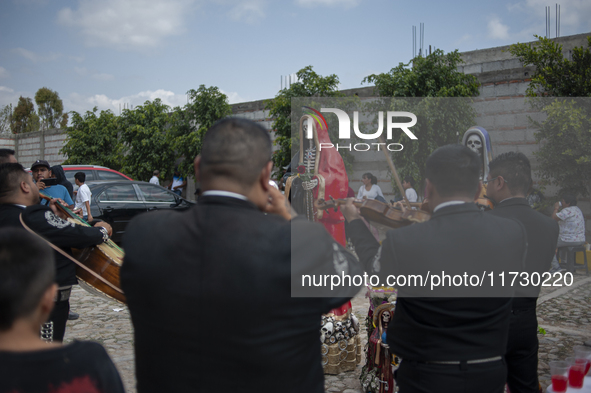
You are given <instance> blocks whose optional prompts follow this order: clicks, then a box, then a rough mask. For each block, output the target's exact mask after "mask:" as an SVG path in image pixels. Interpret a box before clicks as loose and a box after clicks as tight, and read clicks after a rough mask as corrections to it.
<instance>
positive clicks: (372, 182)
mask: <svg viewBox="0 0 591 393" xmlns="http://www.w3.org/2000/svg"><path fill="white" fill-rule="evenodd" d="M361 177H365V178H368V179H369V180H371V184H378V178H377V177H375V176H374V175H372V174H371V172H366V173H364V174H363V176H361Z"/></svg>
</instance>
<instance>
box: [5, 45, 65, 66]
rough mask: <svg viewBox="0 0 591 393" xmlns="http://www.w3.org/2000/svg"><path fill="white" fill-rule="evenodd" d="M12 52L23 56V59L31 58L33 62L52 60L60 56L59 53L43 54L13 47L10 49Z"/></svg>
mask: <svg viewBox="0 0 591 393" xmlns="http://www.w3.org/2000/svg"><path fill="white" fill-rule="evenodd" d="M12 52H14V53H16V54H18V55H20V56H22V57H24V58H25V59H28V60H31V61H32V62H33V63H41V62H47V61H54V60H57V59H58V58H60V56H61V55H60V54H59V53H48V54H45V55H41V54H38V53H35V52H32V51H30V50H27V49H24V48H14V49H12Z"/></svg>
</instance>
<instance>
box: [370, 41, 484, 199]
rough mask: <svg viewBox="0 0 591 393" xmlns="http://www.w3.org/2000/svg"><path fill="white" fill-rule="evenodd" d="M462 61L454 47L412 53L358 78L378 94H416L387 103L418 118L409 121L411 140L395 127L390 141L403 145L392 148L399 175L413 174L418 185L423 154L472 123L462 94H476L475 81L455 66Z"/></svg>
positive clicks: (450, 140)
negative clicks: (394, 136) (385, 68)
mask: <svg viewBox="0 0 591 393" xmlns="http://www.w3.org/2000/svg"><path fill="white" fill-rule="evenodd" d="M461 63H462V59H461V57H460V54H459V53H458V51H457V50H455V51H453V52H450V53H447V54H445V53H444V52H443V51H442V50H440V49H436V50H435V51H434V52H433V53H431V54H430V55H428V56H426V57H415V58H414V59H412V60H411V62H409V63H408V64H403V63H400V64H399V65H398V66H397V67H395V68H392V69H391V70H390V72H387V73H382V74H372V75H369V76H367V77H366V78H364V79H363V82H365V83H374V84H375V86H376V89H377V91H378V93H379V95H380V96H382V97H401V98H402V97H415V98H413V99H400V100H393V101H392V102H391V104H389V105H391V110H394V111H407V112H411V113H413V114H415V115H416V116H417V119H418V121H417V124H416V125H414V126H413V127H412V131H413V133H414V134H415V135H416V136H417V139H416V140H410V139H409V138H408V137H407V136H406V135H405V134H404V133H399V134H397V138H398V139H395V140H393V141H392V142H398V143H401V144H402V145H403V146H404V148H403V150H402V151H399V152H395V153H393V154H392V160H393V161H394V163H395V165H396V167H397V171H398V172H399V175H400V176H401V177H403V176H407V175H410V176H412V177H413V178H414V179H415V183H416V184H417V186H419V185H420V184H422V182H420V181H419V180H420V179H424V178H425V164H426V161H427V157H429V155H430V154H431V153H432V152H433V151H434V150H435V149H437V148H438V147H440V146H443V145H447V144H450V143H456V142H457V140H458V133H460V135H461V134H463V132H464V131H466V130H467V129H468V128H469V127H470V126H473V125H474V123H475V118H476V113H475V111H474V110H473V109H472V107H471V105H470V103H471V100H470V99H468V98H461V97H473V96H476V95H478V86H479V82H478V80H477V79H476V77H475V76H473V75H466V74H463V73H461V72H459V71H458V69H457V67H458V66H459V65H460V64H461ZM448 97H449V98H448ZM442 98H445V99H442ZM379 105H380V106H381V107H383V104H381V103H380V104H379ZM402 121H403V122H407V121H408V119H404V120H402ZM419 188H420V187H419ZM394 189H397V187H394Z"/></svg>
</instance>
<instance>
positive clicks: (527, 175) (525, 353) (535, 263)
mask: <svg viewBox="0 0 591 393" xmlns="http://www.w3.org/2000/svg"><path fill="white" fill-rule="evenodd" d="M489 168H490V172H489V174H488V179H487V183H488V184H487V196H488V197H489V198H490V199H492V200H493V202H495V208H494V209H493V210H491V211H490V212H489V214H492V215H495V216H498V217H506V218H514V219H516V220H518V221H519V222H521V223H522V224H523V226H524V227H525V231H526V233H527V243H528V251H527V258H526V260H525V272H526V273H527V274H528V277H529V278H532V279H533V278H534V277H536V275H537V277H539V278H541V280H537V281H538V284H539V283H540V282H541V281H543V278H542V274H543V273H544V272H547V271H548V269H549V268H550V263H551V262H552V258H553V256H554V251H555V250H556V239H557V238H558V224H557V223H556V222H555V221H554V220H552V219H551V218H550V217H546V216H545V215H543V214H542V213H539V212H537V211H536V210H534V209H532V208H531V207H530V205H529V203H528V201H527V199H526V196H527V192H528V190H529V189H530V186H531V183H532V179H531V166H530V163H529V160H528V159H527V157H526V156H525V155H524V154H523V153H516V152H509V153H503V154H501V155H499V156H498V157H496V158H495V159H494V160H493V161H492V162H491V163H490V164H489ZM532 274H534V276H532ZM539 293H540V286H539V285H535V286H534V285H530V286H527V287H517V289H516V291H515V298H514V299H513V305H512V310H511V324H510V327H509V341H508V344H507V354H506V355H505V358H506V361H507V384H508V385H509V389H511V393H525V392H528V393H537V392H538V334H537V333H538V321H537V318H536V301H537V299H538V295H539Z"/></svg>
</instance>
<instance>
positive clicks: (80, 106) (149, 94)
mask: <svg viewBox="0 0 591 393" xmlns="http://www.w3.org/2000/svg"><path fill="white" fill-rule="evenodd" d="M222 93H224V94H225V95H227V96H228V101H229V102H230V104H234V103H237V102H245V100H244V99H243V98H242V97H241V96H240V95H239V94H238V93H236V92H225V91H222ZM156 98H160V100H161V101H162V103H164V104H165V105H168V106H170V108H171V109H172V108H174V107H176V106H181V107H182V106H184V105H185V104H186V103H187V95H186V94H176V93H174V92H172V91H169V90H164V89H158V90H155V91H152V90H146V91H141V92H139V93H137V94H133V95H129V96H125V97H121V98H110V97H107V96H106V95H104V94H95V95H92V96H84V95H82V94H78V93H72V94H70V95H69V96H68V97H66V98H64V100H63V101H64V108H65V110H66V111H76V112H78V113H84V112H86V111H90V110H92V108H94V107H95V106H96V107H98V109H99V111H100V110H107V109H110V110H111V111H113V113H115V114H117V115H118V114H119V111H120V110H122V109H123V108H124V107H127V108H131V107H134V108H135V107H136V106H138V105H143V104H144V103H145V102H146V101H154V100H155V99H156Z"/></svg>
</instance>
